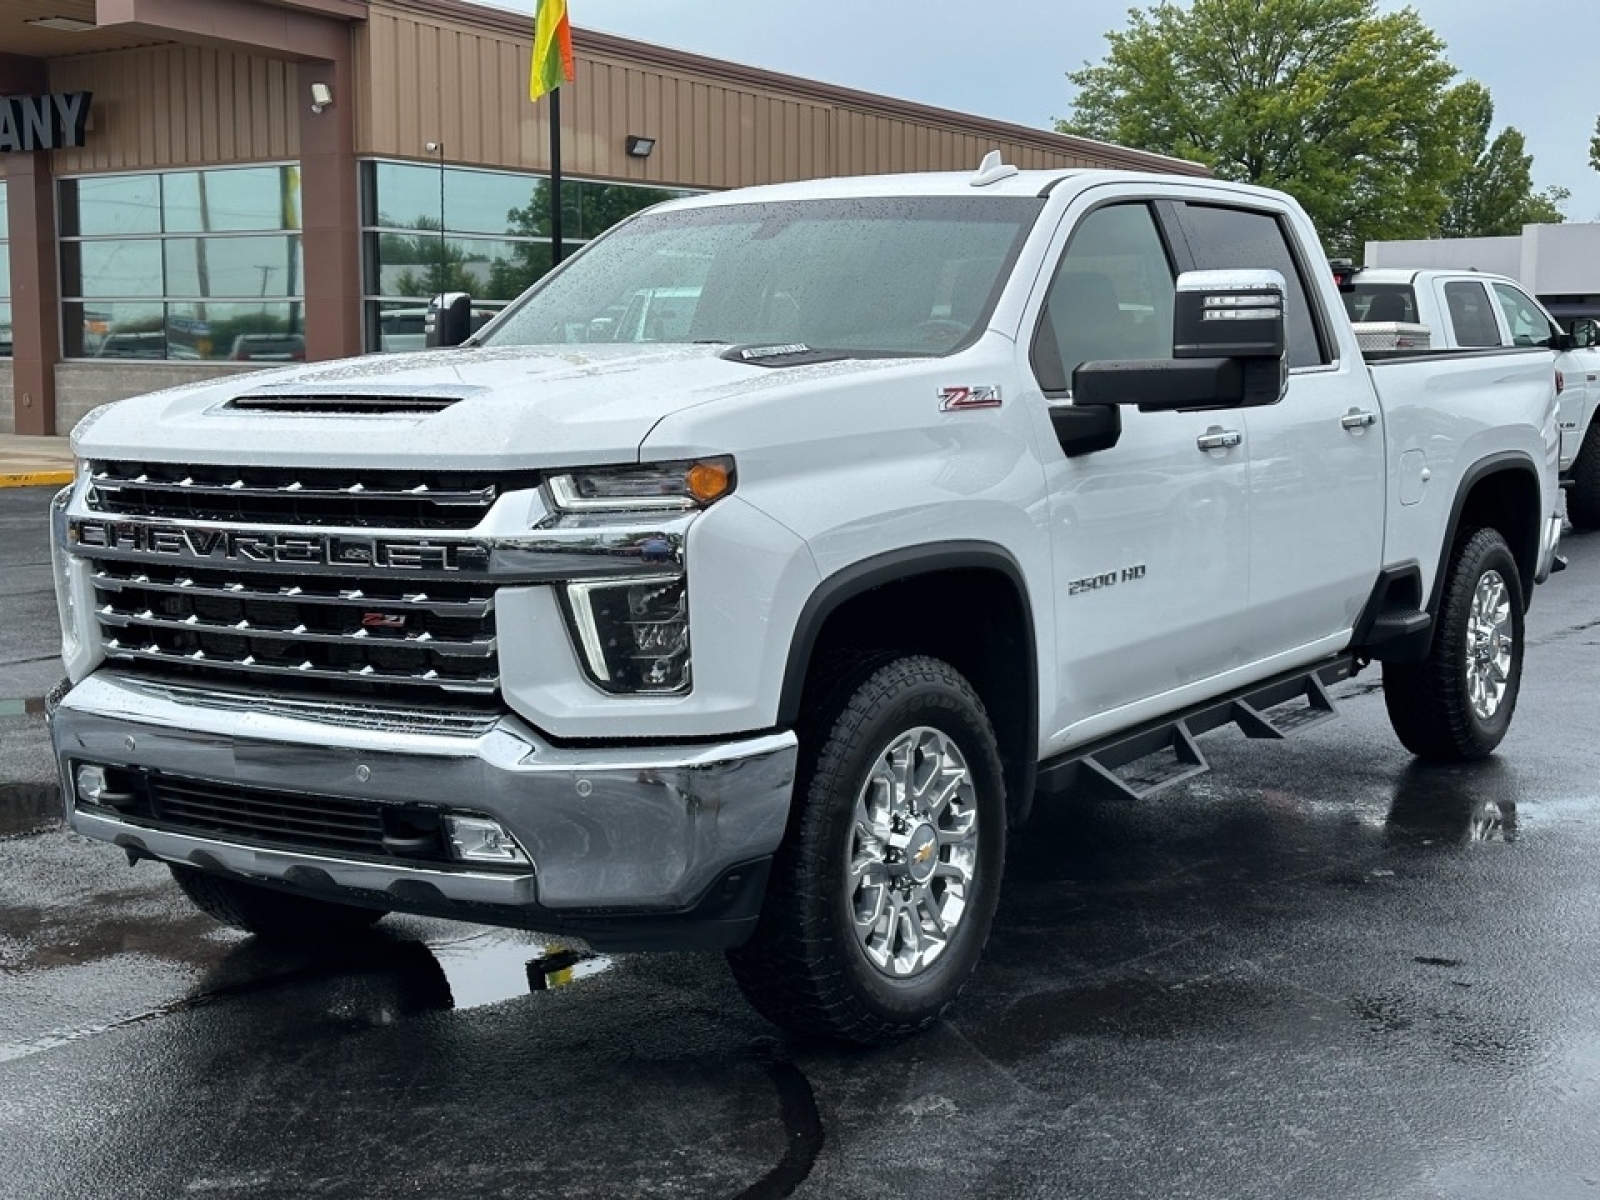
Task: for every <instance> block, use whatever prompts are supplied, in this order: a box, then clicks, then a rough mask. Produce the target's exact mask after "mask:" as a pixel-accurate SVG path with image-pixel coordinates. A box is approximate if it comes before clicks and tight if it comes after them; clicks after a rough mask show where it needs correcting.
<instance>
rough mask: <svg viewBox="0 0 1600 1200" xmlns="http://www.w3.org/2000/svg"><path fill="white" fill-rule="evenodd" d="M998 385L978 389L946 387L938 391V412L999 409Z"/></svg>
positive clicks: (984, 385) (982, 386)
mask: <svg viewBox="0 0 1600 1200" xmlns="http://www.w3.org/2000/svg"><path fill="white" fill-rule="evenodd" d="M999 407H1000V386H999V384H994V383H990V384H983V385H981V386H979V387H947V388H940V389H939V411H940V412H956V411H959V410H963V409H968V408H999Z"/></svg>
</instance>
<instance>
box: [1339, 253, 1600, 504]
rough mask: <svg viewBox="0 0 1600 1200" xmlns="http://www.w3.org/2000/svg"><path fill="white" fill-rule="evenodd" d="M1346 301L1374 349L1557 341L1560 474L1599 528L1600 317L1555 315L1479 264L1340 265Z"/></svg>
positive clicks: (1360, 334) (1571, 498)
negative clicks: (1475, 267)
mask: <svg viewBox="0 0 1600 1200" xmlns="http://www.w3.org/2000/svg"><path fill="white" fill-rule="evenodd" d="M1336 278H1337V279H1338V281H1339V284H1340V288H1339V290H1340V291H1341V292H1342V293H1343V294H1344V302H1345V309H1346V311H1347V312H1349V314H1350V319H1351V321H1353V322H1355V325H1356V335H1357V338H1358V340H1359V341H1360V342H1361V345H1362V347H1363V348H1364V349H1365V350H1366V352H1367V353H1368V355H1369V356H1375V355H1374V352H1375V351H1381V350H1386V349H1418V348H1426V349H1431V350H1437V351H1445V352H1454V351H1462V350H1469V351H1482V350H1495V349H1498V348H1500V347H1504V346H1544V345H1551V344H1558V345H1559V346H1560V347H1561V349H1562V353H1561V354H1560V355H1559V356H1558V357H1557V359H1556V372H1557V375H1556V378H1557V391H1559V392H1560V393H1561V411H1560V415H1559V418H1558V422H1559V424H1560V427H1561V478H1562V482H1563V485H1564V486H1565V487H1566V488H1567V489H1568V493H1567V515H1568V516H1569V517H1570V518H1571V520H1572V523H1573V525H1574V526H1575V527H1576V528H1578V529H1600V325H1597V324H1596V323H1595V322H1594V321H1592V320H1590V319H1589V318H1587V317H1583V318H1580V319H1579V320H1577V321H1575V322H1574V323H1573V326H1572V330H1571V333H1570V336H1568V337H1565V338H1562V337H1561V336H1560V334H1561V329H1560V327H1559V326H1558V325H1557V324H1556V320H1555V318H1554V317H1552V316H1551V315H1550V314H1549V313H1548V312H1546V311H1545V309H1544V307H1543V306H1542V305H1541V304H1540V303H1539V302H1538V301H1537V300H1535V299H1534V298H1533V297H1532V296H1530V295H1528V293H1527V292H1526V291H1524V290H1523V288H1522V286H1521V285H1520V284H1519V283H1517V281H1516V280H1514V279H1508V278H1507V277H1506V276H1504V275H1488V274H1484V273H1483V272H1480V271H1445V270H1399V269H1393V268H1382V269H1378V270H1360V271H1351V270H1346V269H1340V270H1337V271H1336Z"/></svg>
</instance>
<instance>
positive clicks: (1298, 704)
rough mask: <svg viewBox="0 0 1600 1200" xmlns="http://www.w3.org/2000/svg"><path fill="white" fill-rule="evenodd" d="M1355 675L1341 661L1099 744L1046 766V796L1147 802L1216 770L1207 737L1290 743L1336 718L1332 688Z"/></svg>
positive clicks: (1348, 662) (1347, 661)
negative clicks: (1227, 734) (1227, 728)
mask: <svg viewBox="0 0 1600 1200" xmlns="http://www.w3.org/2000/svg"><path fill="white" fill-rule="evenodd" d="M1354 673H1355V668H1354V665H1353V664H1352V662H1351V660H1350V659H1349V658H1340V659H1336V660H1334V661H1333V662H1326V663H1323V664H1321V665H1320V666H1317V667H1315V668H1313V669H1312V670H1310V671H1297V672H1294V673H1293V674H1290V675H1284V676H1280V677H1279V678H1277V679H1274V680H1271V681H1269V682H1267V683H1264V684H1262V683H1258V684H1252V685H1251V686H1250V687H1249V688H1247V689H1245V690H1243V691H1241V692H1238V693H1236V694H1234V695H1231V696H1225V697H1222V698H1221V699H1218V700H1211V701H1207V702H1206V703H1204V704H1200V705H1196V706H1195V707H1193V708H1190V709H1186V710H1184V711H1183V712H1181V713H1179V714H1177V715H1176V716H1173V717H1168V718H1165V719H1163V720H1160V721H1153V722H1151V723H1149V724H1147V725H1143V726H1140V727H1139V728H1137V729H1134V730H1131V731H1130V732H1127V733H1120V734H1114V735H1113V736H1111V737H1109V738H1105V739H1102V740H1101V741H1098V742H1092V743H1090V744H1089V745H1087V746H1085V747H1083V748H1082V749H1080V750H1076V751H1073V752H1072V753H1070V754H1069V755H1067V756H1066V757H1064V758H1060V759H1055V760H1053V761H1051V762H1049V763H1045V764H1043V765H1042V766H1041V767H1040V770H1039V790H1040V791H1041V792H1045V793H1052V794H1058V793H1061V792H1067V791H1073V790H1076V789H1082V788H1093V789H1096V790H1099V791H1101V792H1109V793H1110V794H1112V795H1115V796H1121V797H1123V798H1125V799H1129V800H1143V799H1145V798H1146V797H1148V796H1153V795H1155V794H1156V793H1157V792H1161V791H1165V790H1166V789H1167V788H1170V787H1176V786H1177V785H1178V784H1180V783H1185V782H1187V781H1188V780H1190V779H1193V778H1194V777H1195V776H1197V775H1204V774H1205V773H1206V772H1207V771H1209V770H1210V769H1211V764H1210V763H1208V762H1207V761H1206V757H1205V755H1204V754H1203V753H1201V750H1200V746H1199V744H1198V740H1197V739H1198V738H1199V737H1200V736H1201V735H1202V734H1206V733H1210V732H1211V731H1212V730H1214V729H1220V728H1222V726H1224V725H1237V726H1238V727H1239V729H1240V730H1241V731H1242V732H1243V733H1244V735H1245V736H1246V737H1252V738H1286V737H1288V736H1289V735H1290V734H1292V733H1299V732H1300V731H1301V730H1303V729H1309V728H1310V727H1311V726H1313V725H1319V724H1321V723H1322V722H1323V721H1326V720H1328V719H1329V718H1331V717H1333V716H1334V715H1335V711H1334V705H1333V699H1332V697H1330V696H1329V695H1328V688H1329V686H1330V685H1332V684H1335V683H1338V682H1339V681H1340V680H1341V679H1348V678H1349V677H1350V676H1351V675H1353V674H1354Z"/></svg>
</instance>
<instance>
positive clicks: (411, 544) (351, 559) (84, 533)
mask: <svg viewBox="0 0 1600 1200" xmlns="http://www.w3.org/2000/svg"><path fill="white" fill-rule="evenodd" d="M69 538H70V540H71V541H72V542H73V544H74V545H76V546H77V547H78V548H79V549H80V550H82V551H83V552H84V553H86V554H90V555H93V554H94V553H95V552H96V551H102V552H105V553H108V554H117V555H125V554H139V555H144V554H148V555H151V556H154V557H160V558H162V559H166V560H168V561H178V562H232V563H240V564H245V563H284V564H291V565H298V566H336V567H378V568H384V569H389V570H395V571H474V572H476V571H486V570H487V569H488V567H489V550H488V548H487V547H485V546H482V545H479V544H477V543H469V542H437V541H418V540H415V539H400V538H364V537H349V536H346V535H344V534H317V533H267V532H260V533H257V532H253V531H247V530H237V529H206V528H193V527H188V526H168V525H148V524H145V523H143V522H139V521H97V520H78V521H74V522H73V523H72V526H71V529H70V532H69Z"/></svg>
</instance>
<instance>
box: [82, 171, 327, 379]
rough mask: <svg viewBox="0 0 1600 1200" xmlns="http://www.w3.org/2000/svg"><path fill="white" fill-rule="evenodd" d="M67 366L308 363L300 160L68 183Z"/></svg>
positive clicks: (110, 177) (84, 179)
mask: <svg viewBox="0 0 1600 1200" xmlns="http://www.w3.org/2000/svg"><path fill="white" fill-rule="evenodd" d="M60 198H61V214H60V219H61V229H62V236H61V280H62V296H63V300H62V312H63V321H62V337H63V342H64V350H65V353H66V356H67V357H68V358H119V359H140V358H165V359H195V360H218V361H222V360H227V361H235V362H293V361H298V360H301V359H304V357H305V337H304V333H305V304H304V302H303V299H302V298H303V296H304V293H305V271H304V265H303V259H302V256H301V242H300V232H299V231H300V215H301V211H300V171H299V168H298V167H297V166H295V165H293V164H282V165H275V166H265V167H227V168H219V169H217V170H211V171H172V172H165V173H151V174H141V175H110V176H93V177H86V178H82V179H66V180H63V181H62V182H61V184H60Z"/></svg>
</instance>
